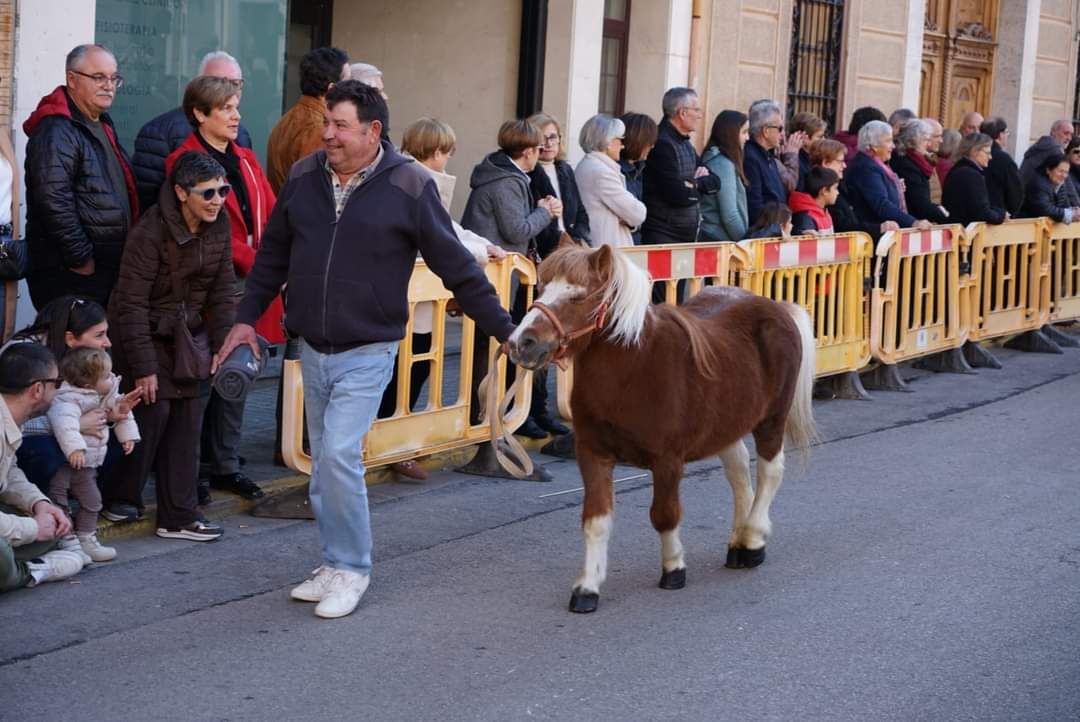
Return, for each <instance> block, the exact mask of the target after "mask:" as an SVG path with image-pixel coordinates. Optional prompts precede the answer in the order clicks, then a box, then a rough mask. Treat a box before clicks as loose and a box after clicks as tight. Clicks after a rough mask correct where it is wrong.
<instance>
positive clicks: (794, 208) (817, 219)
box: [788, 191, 833, 233]
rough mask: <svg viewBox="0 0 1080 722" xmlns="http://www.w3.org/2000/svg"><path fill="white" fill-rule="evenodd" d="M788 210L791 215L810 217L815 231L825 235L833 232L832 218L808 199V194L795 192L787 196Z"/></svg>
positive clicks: (813, 201) (812, 200) (811, 199)
mask: <svg viewBox="0 0 1080 722" xmlns="http://www.w3.org/2000/svg"><path fill="white" fill-rule="evenodd" d="M788 208H790V209H791V214H792V215H795V214H797V213H805V214H807V215H808V216H810V219H811V220H812V221H813V222H814V226H815V227H816V228H817V230H819V231H823V232H825V233H832V232H833V220H832V216H830V215H829V212H828V211H827V210H825V209H824V208H822V207H821V206H819V205H818V204H817V201H815V200H814V199H813V198H811V197H810V194H809V193H802V192H801V191H796V192H794V193H792V194H791V195H789V196H788Z"/></svg>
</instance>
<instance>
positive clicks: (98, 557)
mask: <svg viewBox="0 0 1080 722" xmlns="http://www.w3.org/2000/svg"><path fill="white" fill-rule="evenodd" d="M76 536H77V537H79V546H80V547H82V551H83V553H84V554H86V555H87V556H88V557H90V559H92V560H93V561H95V562H111V561H112V560H113V559H116V549H114V548H113V547H107V546H102V545H101V542H99V541H98V539H97V532H91V533H89V534H81V533H80V534H76Z"/></svg>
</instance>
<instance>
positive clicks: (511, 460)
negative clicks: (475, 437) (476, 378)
mask: <svg viewBox="0 0 1080 722" xmlns="http://www.w3.org/2000/svg"><path fill="white" fill-rule="evenodd" d="M504 353H505V351H504V350H503V347H502V345H500V346H499V349H498V351H496V352H495V362H494V363H492V365H491V369H490V370H489V371H488V373H487V376H485V377H484V380H483V381H481V382H480V386H479V389H478V393H479V394H480V400H481V402H482V403H481V407H482V408H483V418H482V420H487V421H489V422H490V424H491V448H492V449H494V450H495V458H496V460H498V462H499V466H501V467H502V468H504V469H506V471H507V472H508V473H509V474H510V475H511V476H513V477H514V478H515V479H524V478H525V477H527V476H529V475H531V474H532V473H533V462H532V458H530V457H529V452H527V451H526V450H525V447H524V446H522V445H521V442H520V441H518V440H517V438H516V437H515V436H514V434H513V433H512V432H511V431H509V430H508V429H507V428H506V413H507V411H509V409H510V404H511V403H512V402H513V400H514V398H515V397H517V395H518V393H519V392H520V391H521V390H522V389H523V388H524V386H525V379H526V378H528V374H526V373H518V375H517V378H516V379H514V384H513V385H512V386H511V387H510V388H509V389H508V390H507V392H506V395H505V396H503V398H502V401H501V402H500V401H499V394H498V385H499V356H501V355H503V354H504ZM504 449H505V450H504Z"/></svg>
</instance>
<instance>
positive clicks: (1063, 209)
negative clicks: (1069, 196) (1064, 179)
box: [1020, 173, 1072, 223]
mask: <svg viewBox="0 0 1080 722" xmlns="http://www.w3.org/2000/svg"><path fill="white" fill-rule="evenodd" d="M1064 203H1067V201H1066V200H1065V198H1064V197H1063V195H1062V193H1061V189H1060V188H1055V187H1054V184H1053V183H1051V182H1050V179H1049V178H1047V177H1046V175H1045V174H1044V173H1036V174H1035V175H1033V176H1032V177H1031V180H1029V181H1028V183H1027V185H1026V186H1024V205H1023V206H1022V207H1021V209H1020V216H1021V217H1022V218H1039V217H1041V216H1046V217H1048V218H1051V219H1053V220H1055V221H1057V222H1058V223H1065V222H1066V221H1067V220H1068V221H1071V220H1072V211H1071V210H1070V209H1071V206H1068V205H1064Z"/></svg>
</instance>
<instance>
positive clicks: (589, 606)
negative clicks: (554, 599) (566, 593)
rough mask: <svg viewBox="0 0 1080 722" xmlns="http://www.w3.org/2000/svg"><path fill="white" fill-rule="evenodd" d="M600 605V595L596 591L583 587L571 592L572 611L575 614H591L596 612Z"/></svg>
mask: <svg viewBox="0 0 1080 722" xmlns="http://www.w3.org/2000/svg"><path fill="white" fill-rule="evenodd" d="M599 605H600V595H599V594H598V593H596V592H586V591H584V590H583V589H575V590H574V591H573V593H571V594H570V611H571V612H573V613H574V614H589V613H590V612H595V611H596V607H597V606H599Z"/></svg>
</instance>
